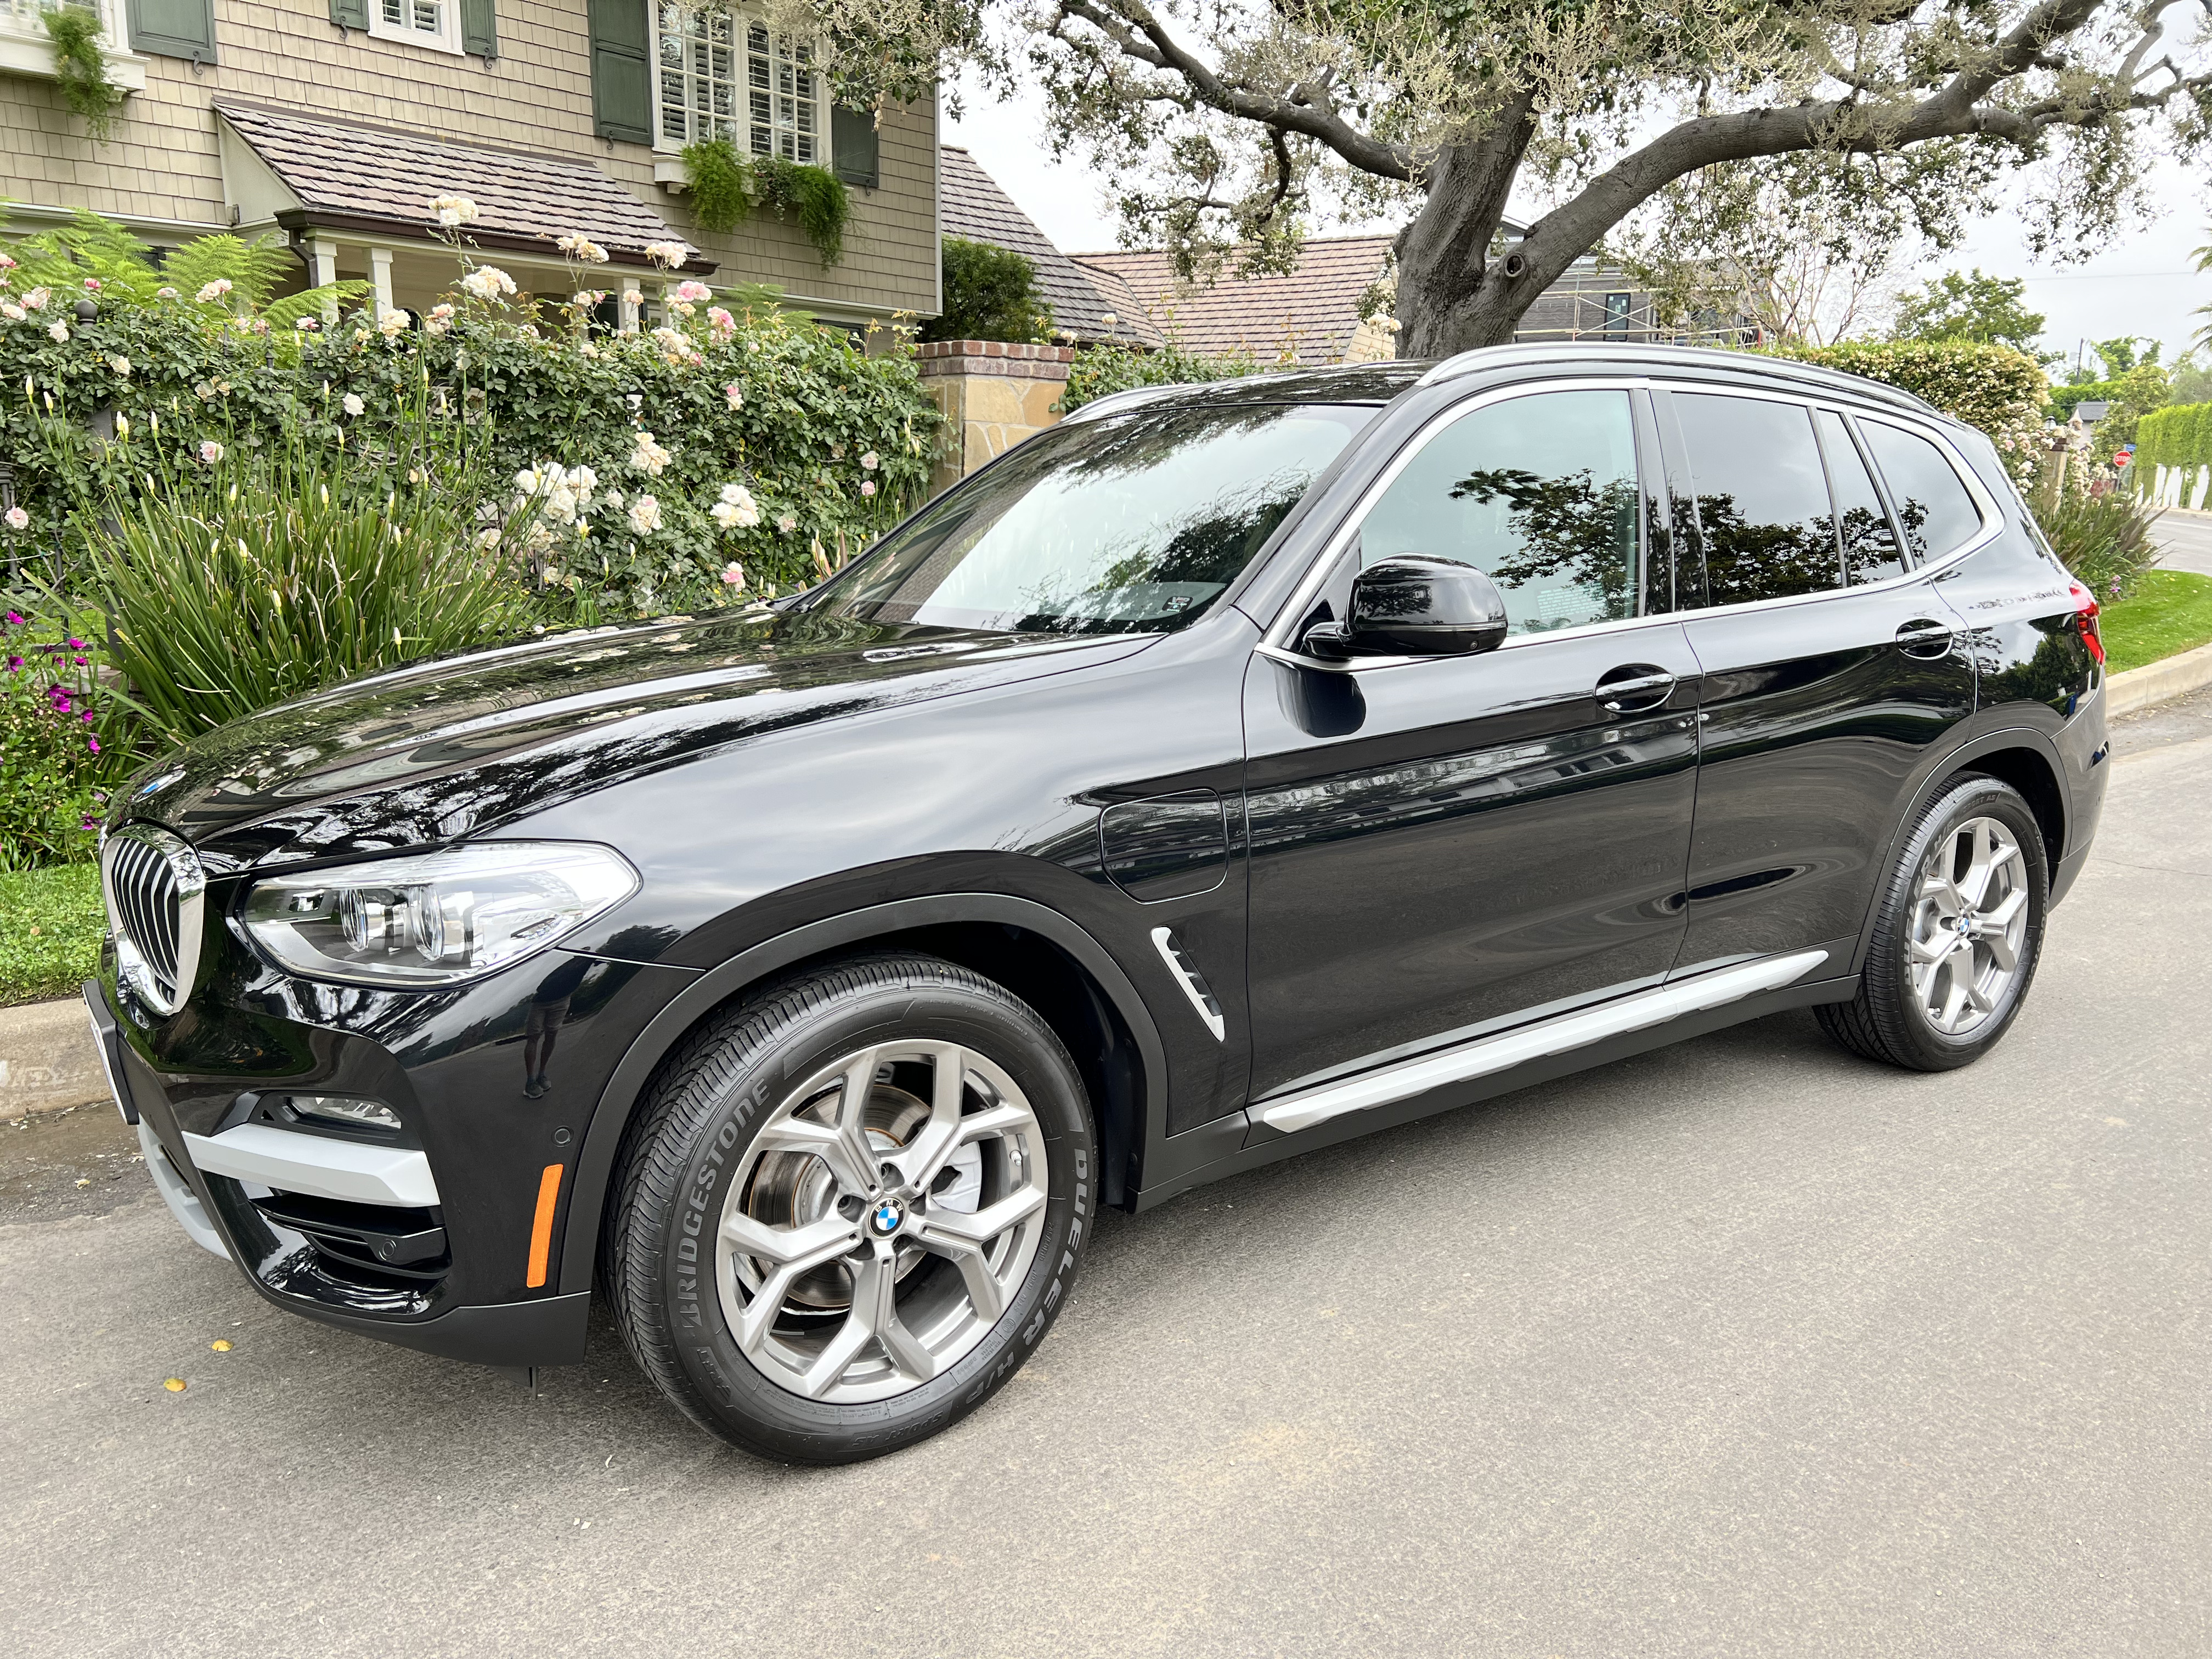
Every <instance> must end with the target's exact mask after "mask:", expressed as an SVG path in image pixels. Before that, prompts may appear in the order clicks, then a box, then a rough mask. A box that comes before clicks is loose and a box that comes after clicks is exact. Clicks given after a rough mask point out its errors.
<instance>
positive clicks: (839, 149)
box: [829, 105, 878, 190]
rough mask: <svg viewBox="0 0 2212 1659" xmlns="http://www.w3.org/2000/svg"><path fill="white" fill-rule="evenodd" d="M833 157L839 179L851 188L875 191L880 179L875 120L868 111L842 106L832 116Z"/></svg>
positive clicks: (831, 113)
mask: <svg viewBox="0 0 2212 1659" xmlns="http://www.w3.org/2000/svg"><path fill="white" fill-rule="evenodd" d="M829 155H830V162H831V165H832V166H833V167H836V172H837V176H838V177H839V178H840V179H843V180H844V181H845V182H846V183H847V184H848V185H860V188H861V189H863V190H873V189H874V188H875V187H876V180H877V178H878V166H877V160H878V155H877V136H876V118H875V115H874V113H873V112H872V111H869V110H865V109H847V108H845V107H843V106H842V105H840V106H836V107H833V108H832V109H831V110H830V112H829Z"/></svg>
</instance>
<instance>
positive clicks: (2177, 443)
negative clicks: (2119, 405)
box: [2135, 404, 2212, 469]
mask: <svg viewBox="0 0 2212 1659" xmlns="http://www.w3.org/2000/svg"><path fill="white" fill-rule="evenodd" d="M2135 465H2136V468H2137V469H2142V468H2145V467H2161V466H2212V404H2172V405H2170V406H2169V407H2167V408H2165V409H2154V410H2151V412H2150V413H2149V414H2148V415H2146V416H2143V417H2142V424H2141V425H2139V426H2138V427H2137V428H2136V459H2135Z"/></svg>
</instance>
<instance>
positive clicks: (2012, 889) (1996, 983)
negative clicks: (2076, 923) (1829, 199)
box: [1907, 818, 2028, 1037]
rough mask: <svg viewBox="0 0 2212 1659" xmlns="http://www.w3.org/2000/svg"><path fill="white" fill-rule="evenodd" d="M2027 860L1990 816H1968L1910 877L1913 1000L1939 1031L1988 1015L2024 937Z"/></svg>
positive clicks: (1963, 1028)
mask: <svg viewBox="0 0 2212 1659" xmlns="http://www.w3.org/2000/svg"><path fill="white" fill-rule="evenodd" d="M2027 921H2028V915H2027V859H2026V858H2025V857H2023V856H2022V855H2021V850H2020V842H2018V841H2016V840H2015V839H2014V836H2013V833H2012V831H2011V830H2010V829H2007V828H2006V827H2005V826H2004V825H2003V824H2002V823H1999V822H1998V821H1997V820H1996V819H1995V818H1968V819H1967V820H1966V822H1965V823H1961V824H1960V825H1958V826H1957V827H1956V828H1955V829H1952V830H1951V831H1950V832H1949V833H1948V835H1946V836H1944V837H1943V838H1942V841H1940V842H1937V843H1936V845H1935V846H1934V847H1931V848H1929V850H1928V855H1927V857H1925V858H1924V859H1923V860H1921V861H1920V873H1919V875H1918V876H1917V878H1915V879H1914V883H1913V893H1912V932H1911V943H1910V945H1908V946H1907V962H1908V964H1909V965H1910V967H1911V971H1912V1006H1914V1007H1915V1008H1917V1009H1918V1010H1919V1011H1920V1017H1921V1018H1923V1019H1924V1020H1926V1021H1927V1022H1928V1024H1929V1026H1930V1027H1931V1028H1932V1029H1934V1030H1937V1031H1939V1032H1941V1033H1942V1035H1943V1036H1954V1037H1955V1036H1966V1035H1967V1034H1968V1033H1969V1032H1971V1031H1972V1030H1974V1029H1975V1028H1976V1027H1978V1026H1979V1025H1980V1024H1982V1023H1983V1022H1984V1020H1987V1019H1989V1018H1990V1017H1991V1016H1992V1015H1994V1014H1995V1013H1996V1011H1997V1008H1998V1006H1999V1005H2000V1004H2001V1003H2002V1001H2003V1000H2004V996H2005V993H2006V992H2007V991H2008V990H2009V989H2011V987H2012V983H2013V981H2014V980H2015V978H2016V977H2017V976H2018V975H2019V973H2020V962H2021V951H2022V949H2023V948H2024V946H2025V945H2026V944H2027Z"/></svg>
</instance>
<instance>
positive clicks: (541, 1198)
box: [523, 1164, 565, 1291]
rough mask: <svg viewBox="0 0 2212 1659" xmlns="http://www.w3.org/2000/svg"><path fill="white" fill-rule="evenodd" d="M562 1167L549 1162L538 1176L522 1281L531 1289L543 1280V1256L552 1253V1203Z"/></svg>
mask: <svg viewBox="0 0 2212 1659" xmlns="http://www.w3.org/2000/svg"><path fill="white" fill-rule="evenodd" d="M564 1167H565V1166H564V1165H562V1164H547V1165H546V1166H545V1173H544V1175H542V1176H538V1215H537V1218H536V1219H534V1220H533V1221H532V1222H531V1224H530V1276H529V1278H527V1279H525V1280H524V1281H523V1282H524V1283H525V1284H526V1285H529V1286H530V1288H531V1289H532V1290H533V1291H534V1290H536V1289H537V1288H538V1286H539V1285H543V1284H544V1282H545V1258H546V1257H547V1256H549V1255H551V1254H552V1253H553V1205H554V1201H555V1200H557V1199H558V1198H559V1197H560V1196H561V1171H562V1169H563V1168H564Z"/></svg>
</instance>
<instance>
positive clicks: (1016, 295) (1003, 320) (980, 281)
mask: <svg viewBox="0 0 2212 1659" xmlns="http://www.w3.org/2000/svg"><path fill="white" fill-rule="evenodd" d="M942 258H943V262H944V265H943V268H944V272H945V309H944V312H943V313H942V314H940V315H939V316H936V317H933V318H932V319H930V320H929V321H927V322H926V323H924V324H923V325H921V338H923V339H925V340H1010V341H1012V342H1014V343H1018V344H1024V345H1045V344H1048V343H1050V342H1051V340H1052V307H1050V306H1048V305H1047V304H1046V303H1045V302H1044V298H1043V296H1042V295H1040V294H1039V293H1038V292H1037V286H1036V266H1035V265H1033V264H1030V262H1029V260H1028V259H1027V258H1024V256H1023V255H1021V254H1019V253H1017V252H1014V251H1013V250H1012V248H1004V247H997V246H994V245H992V244H991V243H989V242H972V241H969V240H968V239H967V238H966V237H964V236H948V237H946V238H945V246H944V252H943V256H942Z"/></svg>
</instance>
